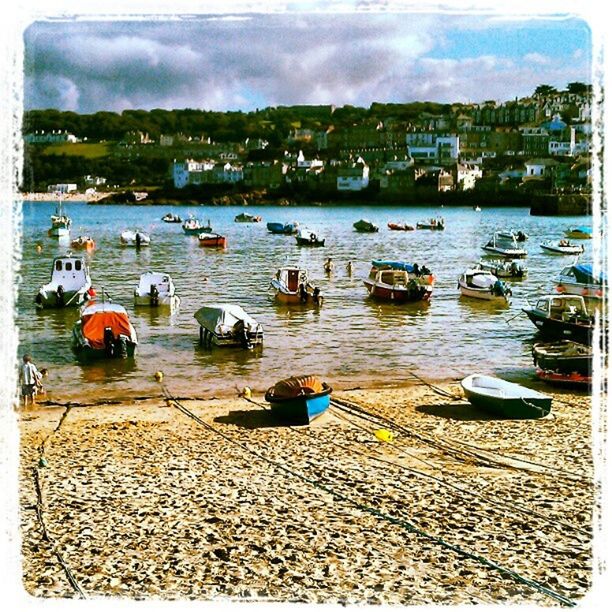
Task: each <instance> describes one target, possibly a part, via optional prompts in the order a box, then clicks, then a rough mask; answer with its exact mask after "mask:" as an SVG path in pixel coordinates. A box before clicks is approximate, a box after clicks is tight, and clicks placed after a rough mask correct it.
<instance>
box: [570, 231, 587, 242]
mask: <svg viewBox="0 0 612 612" xmlns="http://www.w3.org/2000/svg"><path fill="white" fill-rule="evenodd" d="M565 236H566V238H575V239H578V240H589V239H590V238H591V237H592V235H591V234H587V233H586V232H581V231H580V230H569V231H566V232H565Z"/></svg>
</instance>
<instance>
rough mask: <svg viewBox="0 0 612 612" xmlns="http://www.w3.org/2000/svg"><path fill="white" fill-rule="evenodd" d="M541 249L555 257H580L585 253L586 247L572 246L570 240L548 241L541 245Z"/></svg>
mask: <svg viewBox="0 0 612 612" xmlns="http://www.w3.org/2000/svg"><path fill="white" fill-rule="evenodd" d="M540 248H541V249H542V250H543V251H545V252H546V253H551V254H553V255H580V254H581V253H584V246H582V245H581V244H571V243H570V241H569V240H546V241H545V242H543V243H542V244H541V245H540Z"/></svg>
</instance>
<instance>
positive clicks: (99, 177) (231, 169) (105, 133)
mask: <svg viewBox="0 0 612 612" xmlns="http://www.w3.org/2000/svg"><path fill="white" fill-rule="evenodd" d="M592 104H593V102H592V87H591V86H590V85H586V84H583V83H569V84H568V86H567V89H566V90H563V91H557V90H556V89H555V88H553V87H551V86H549V85H540V86H539V87H538V88H536V90H535V92H534V93H533V95H531V96H529V97H527V98H522V99H515V100H512V101H506V102H501V103H500V102H496V101H492V100H489V101H484V102H482V103H473V104H446V105H445V104H436V103H426V102H425V103H406V104H380V103H375V104H372V106H371V107H370V108H369V109H363V108H358V107H348V106H344V107H339V108H336V107H334V106H291V107H275V108H267V109H263V110H259V109H258V110H257V111H255V112H252V113H242V112H227V113H214V112H209V111H208V112H207V111H196V110H191V109H185V110H175V111H164V110H159V109H156V110H152V111H124V112H123V113H121V114H117V113H109V112H99V113H95V114H93V115H78V114H76V113H71V112H60V111H53V110H47V111H43V110H41V111H29V112H27V113H26V114H25V117H24V129H23V131H24V142H25V157H24V159H25V163H24V172H23V183H22V185H21V189H22V192H24V193H26V194H27V193H33V192H46V193H53V192H62V193H64V194H67V195H68V194H70V193H78V194H81V195H85V197H87V198H88V199H97V200H99V201H109V202H113V201H114V202H130V201H131V202H134V201H138V202H141V203H148V202H151V203H155V202H162V201H163V202H172V201H177V202H201V203H212V204H224V203H250V202H257V203H266V202H270V203H279V202H280V203H294V202H296V203H322V202H341V201H344V200H348V201H367V202H370V203H376V202H378V201H380V202H385V203H394V202H395V203H403V204H416V203H432V202H440V201H441V202H448V203H467V202H473V203H485V204H486V203H487V202H488V203H490V204H496V205H500V204H502V205H503V204H529V203H531V199H532V197H534V195H538V194H540V195H542V194H544V195H547V196H548V197H550V196H559V195H560V194H571V195H573V196H574V195H575V196H581V197H582V200H581V201H582V202H587V203H588V204H583V205H582V207H583V208H584V207H585V206H586V207H587V208H588V207H590V196H589V194H590V192H591V146H592V120H591V109H592ZM26 197H27V195H26ZM492 197H494V198H495V199H494V200H493V201H492V200H491V198H492ZM570 212H587V211H586V210H576V211H570Z"/></svg>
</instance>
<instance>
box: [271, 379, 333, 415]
mask: <svg viewBox="0 0 612 612" xmlns="http://www.w3.org/2000/svg"><path fill="white" fill-rule="evenodd" d="M331 392H332V388H331V387H330V386H328V385H327V383H321V382H320V381H319V379H318V378H316V377H315V376H292V377H290V378H286V379H284V380H281V381H279V382H277V383H276V385H274V386H273V387H270V388H269V389H268V391H267V393H266V401H267V402H269V403H270V406H271V408H272V413H273V414H274V415H275V416H276V417H277V418H278V419H279V420H280V421H282V422H283V423H286V424H288V425H308V424H309V423H310V422H311V421H313V420H314V419H316V418H317V417H319V416H321V415H322V414H323V413H324V412H325V411H326V410H327V409H328V408H329V402H330V399H331Z"/></svg>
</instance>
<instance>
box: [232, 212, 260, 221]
mask: <svg viewBox="0 0 612 612" xmlns="http://www.w3.org/2000/svg"><path fill="white" fill-rule="evenodd" d="M234 221H235V222H236V223H261V217H260V216H259V215H251V214H249V213H240V214H239V215H236V216H235V217H234Z"/></svg>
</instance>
